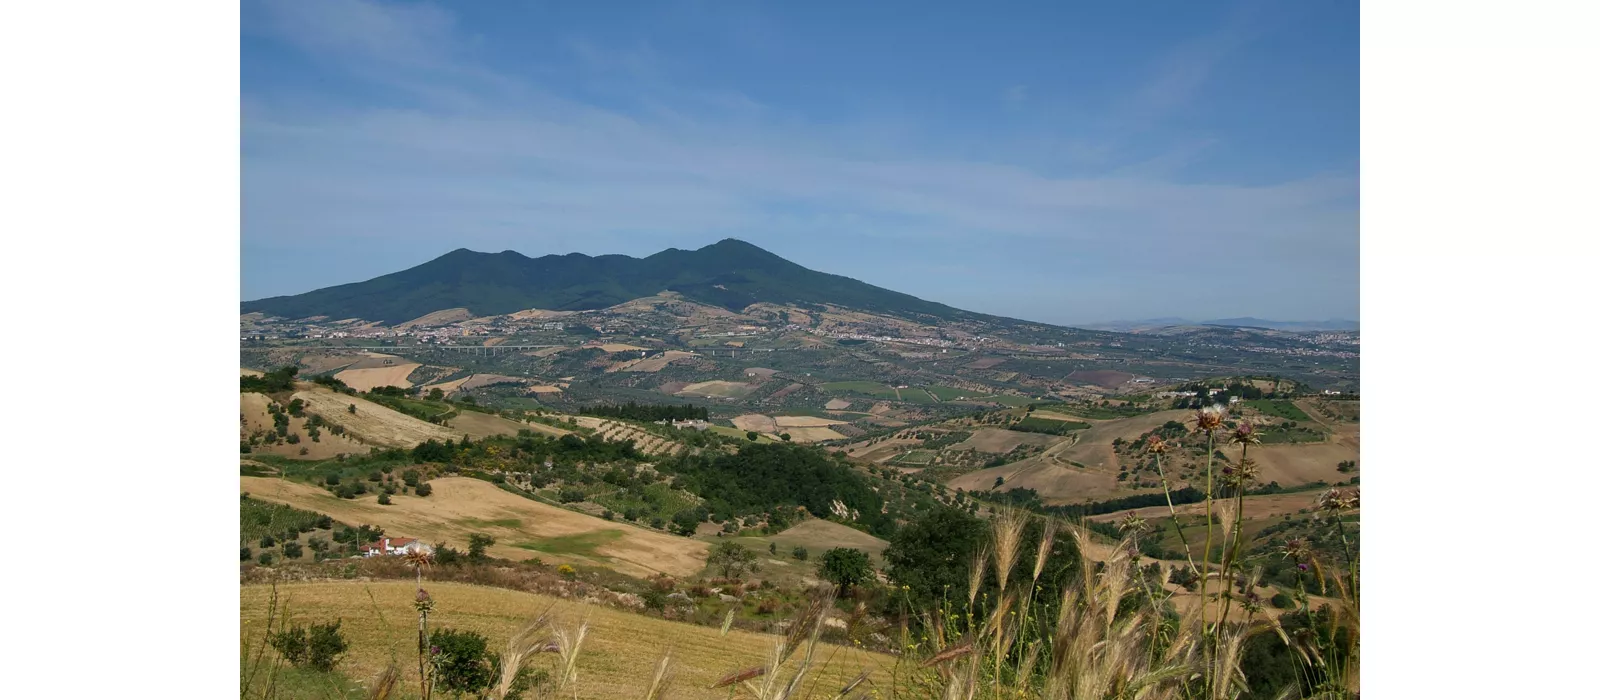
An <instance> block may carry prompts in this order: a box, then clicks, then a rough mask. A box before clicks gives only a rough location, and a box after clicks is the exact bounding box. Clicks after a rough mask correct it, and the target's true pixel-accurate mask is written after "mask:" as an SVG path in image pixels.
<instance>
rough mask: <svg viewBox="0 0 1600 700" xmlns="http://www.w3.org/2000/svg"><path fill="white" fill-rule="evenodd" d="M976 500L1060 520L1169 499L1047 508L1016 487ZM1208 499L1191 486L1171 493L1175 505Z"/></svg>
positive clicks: (1140, 497)
mask: <svg viewBox="0 0 1600 700" xmlns="http://www.w3.org/2000/svg"><path fill="white" fill-rule="evenodd" d="M971 496H972V497H973V498H977V499H982V500H985V501H989V502H991V503H996V504H999V505H1009V506H1015V507H1018V508H1026V509H1028V510H1031V511H1033V512H1035V513H1043V514H1045V515H1054V516H1056V517H1061V518H1082V517H1085V516H1090V515H1104V514H1106V513H1115V512H1117V511H1119V510H1131V509H1133V508H1147V507H1149V506H1164V505H1166V504H1167V497H1166V496H1165V495H1164V494H1160V493H1141V494H1137V495H1133V496H1123V497H1122V498H1113V499H1110V500H1106V501H1092V502H1089V503H1072V504H1068V505H1061V506H1047V505H1045V504H1044V501H1043V500H1042V499H1040V498H1039V492H1038V491H1035V490H1033V489H1029V488H1014V489H1007V490H1005V491H974V492H972V493H971ZM1204 500H1205V492H1203V491H1200V490H1199V489H1196V488H1194V487H1192V486H1185V487H1183V488H1181V489H1178V490H1177V491H1173V492H1172V504H1173V505H1183V504H1185V503H1199V502H1201V501H1204Z"/></svg>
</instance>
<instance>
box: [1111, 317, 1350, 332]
mask: <svg viewBox="0 0 1600 700" xmlns="http://www.w3.org/2000/svg"><path fill="white" fill-rule="evenodd" d="M1173 326H1225V327H1228V328H1265V329H1268V330H1274V331H1359V330H1361V324H1360V323H1358V322H1356V321H1347V320H1344V319H1337V318H1335V319H1328V320H1326V321H1268V320H1266V319H1262V318H1254V317H1250V316H1245V317H1241V318H1219V319H1212V320H1210V321H1191V320H1189V319H1186V318H1172V317H1168V318H1151V319H1145V320H1142V321H1104V322H1101V323H1090V324H1085V325H1083V326H1079V327H1080V328H1088V329H1092V330H1101V331H1118V332H1123V333H1127V332H1133V331H1141V330H1151V329H1156V328H1171V327H1173Z"/></svg>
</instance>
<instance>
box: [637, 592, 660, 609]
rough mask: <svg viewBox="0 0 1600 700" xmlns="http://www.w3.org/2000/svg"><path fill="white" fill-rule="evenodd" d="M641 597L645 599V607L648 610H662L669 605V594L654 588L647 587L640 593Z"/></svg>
mask: <svg viewBox="0 0 1600 700" xmlns="http://www.w3.org/2000/svg"><path fill="white" fill-rule="evenodd" d="M639 598H640V600H643V601H644V607H645V608H646V609H648V610H662V609H664V608H666V607H667V594H665V593H662V592H661V591H658V590H656V589H654V588H651V589H647V590H646V591H645V592H644V593H642V594H640V595H639Z"/></svg>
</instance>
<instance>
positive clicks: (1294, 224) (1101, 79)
mask: <svg viewBox="0 0 1600 700" xmlns="http://www.w3.org/2000/svg"><path fill="white" fill-rule="evenodd" d="M242 25H243V26H242V35H241V41H242V43H241V57H240V58H241V93H242V94H241V105H242V111H243V123H242V136H241V152H242V178H243V192H242V202H243V211H242V241H241V248H242V270H241V273H242V286H243V289H242V290H241V293H242V296H243V298H244V299H255V298H259V297H264V296H272V295H278V294H294V293H299V292H304V291H309V290H311V289H316V288H319V287H325V286H329V285H334V284H341V283H345V282H353V281H359V280H364V279H368V278H371V277H375V276H377V275H380V274H385V273H388V272H393V271H396V270H399V269H403V268H406V267H410V266H412V265H416V264H419V263H422V262H425V261H427V260H430V259H432V258H434V257H437V256H439V255H442V254H444V253H446V252H448V251H450V250H453V249H455V248H461V247H466V248H471V249H474V250H481V251H491V252H494V251H501V250H516V251H519V252H521V253H524V254H526V255H530V256H539V255H545V254H550V253H569V252H582V253H588V254H591V255H593V254H603V253H623V254H628V255H635V256H643V255H648V254H650V253H653V252H656V251H659V250H661V249H664V248H668V247H676V248H698V247H700V246H703V245H706V244H710V243H714V242H716V241H718V240H720V239H723V238H729V237H733V238H740V239H743V240H746V241H749V242H751V243H754V244H756V245H758V246H761V247H763V248H766V249H767V250H770V251H772V252H774V253H777V254H778V255H781V256H783V257H785V258H788V259H790V260H793V261H794V262H797V263H799V264H802V265H805V266H807V267H810V268H813V269H817V270H822V271H825V272H832V273H836V274H842V275H847V276H850V277H855V278H857V279H860V280H863V281H866V282H869V283H872V284H876V285H879V286H883V287H888V288H890V289H894V290H897V291H902V292H906V293H909V294H913V295H916V296H919V297H923V298H925V299H930V300H934V301H939V302H943V303H947V304H951V305H953V306H957V307H961V308H966V309H971V310H975V311H982V312H987V313H994V314H1001V315H1007V316H1015V317H1020V318H1027V319H1033V320H1039V321H1046V322H1055V323H1088V322H1094V321H1102V320H1112V319H1135V318H1151V317H1162V316H1182V317H1188V318H1192V319H1207V318H1219V317H1231V316H1257V317H1263V318H1272V319H1280V320H1290V319H1323V318H1329V317H1342V318H1350V319H1355V318H1358V307H1359V264H1358V261H1359V197H1358V191H1359V178H1358V175H1359V160H1358V153H1359V150H1358V149H1359V118H1358V117H1359V101H1358V98H1359V92H1358V76H1359V53H1358V51H1359V42H1358V9H1357V4H1356V3H1353V2H1309V3H1308V2H1291V1H1287V0H1285V1H1283V2H1238V3H1222V2H1217V3H1211V2H1206V3H1196V2H1142V3H1063V2H1037V3H1013V2H993V3H982V4H973V3H938V2H928V1H926V0H924V1H923V2H884V1H878V2H849V3H846V2H813V3H797V2H784V3H778V2H770V3H768V2H713V1H711V0H702V1H695V2H639V3H624V2H605V3H575V2H560V3H558V2H496V1H489V0H484V1H481V2H452V3H436V4H429V3H419V2H377V1H373V0H245V2H244V4H243V14H242Z"/></svg>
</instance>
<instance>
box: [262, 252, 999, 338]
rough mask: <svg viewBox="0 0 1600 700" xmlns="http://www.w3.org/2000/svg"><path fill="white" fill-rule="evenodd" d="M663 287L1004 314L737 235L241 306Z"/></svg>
mask: <svg viewBox="0 0 1600 700" xmlns="http://www.w3.org/2000/svg"><path fill="white" fill-rule="evenodd" d="M662 291H672V292H677V293H679V294H682V295H683V296H684V297H686V298H688V299H690V300H693V301H698V302H701V303H704V304H709V305H713V306H720V307H722V308H726V309H729V310H734V311H737V310H740V309H743V308H744V307H746V306H749V305H751V304H754V303H757V302H769V303H775V304H833V305H836V306H842V307H847V308H852V309H859V310H863V311H871V312H876V313H882V314H887V315H893V316H900V317H906V318H918V317H933V318H936V319H940V320H957V319H974V320H978V319H989V320H997V319H994V318H993V317H989V316H985V315H983V314H977V313H972V312H968V311H962V310H960V309H956V308H953V307H950V306H946V305H944V304H938V303H934V302H931V301H924V300H922V299H918V298H916V297H913V296H911V295H908V294H901V293H899V292H894V291H890V290H888V289H884V288H882V287H875V286H873V285H870V284H867V283H865V282H861V281H858V280H854V279H850V278H848V277H841V276H839V275H830V274H827V273H824V272H817V271H814V270H809V269H807V268H804V267H801V266H800V265H796V264H794V263H792V262H789V261H788V260H784V259H783V258H780V257H778V256H776V255H773V254H772V253H769V252H767V251H765V250H762V249H761V248H758V247H756V246H753V245H751V244H749V243H746V242H744V241H740V240H736V239H732V238H729V239H725V240H722V241H720V242H717V243H714V244H712V245H708V246H706V247H704V248H701V249H699V250H679V249H676V248H669V249H667V250H664V251H661V252H659V253H656V254H655V255H651V256H649V257H646V258H632V257H628V256H626V255H601V256H596V257H590V256H588V255H583V254H580V253H571V254H568V255H546V256H544V257H539V258H530V257H527V256H525V255H523V254H521V253H517V252H515V251H510V250H508V251H505V252H501V253H478V252H474V251H471V250H467V249H465V248H462V249H458V250H455V251H451V252H450V253H447V254H445V255H443V256H440V257H438V258H435V259H433V260H431V261H428V262H426V263H423V264H421V265H418V266H416V267H413V268H411V269H408V270H402V271H400V272H395V273H392V274H388V275H384V276H382V277H376V278H373V279H370V280H367V281H365V282H355V283H352V284H342V285H339V286H336V287H327V288H324V289H318V290H316V291H312V292H306V293H305V294H297V295H294V296H281V297H271V298H268V299H257V300H255V301H247V302H244V303H243V304H240V312H241V313H251V312H257V311H259V312H263V313H267V314H271V315H274V316H280V317H284V318H291V319H295V318H307V317H311V316H328V317H331V318H361V319H365V320H368V321H381V322H384V323H391V324H392V323H400V322H404V321H409V320H411V319H414V318H417V317H420V316H423V315H426V314H430V313H433V312H435V311H441V310H444V309H455V308H465V309H467V310H469V311H471V312H472V314H473V315H476V316H493V315H499V314H508V313H512V312H515V311H521V310H523V309H549V310H557V311H582V310H588V309H601V308H605V307H608V306H614V305H617V304H621V303H623V302H626V301H631V300H633V299H638V298H641V297H648V296H651V295H654V294H658V293H660V292H662Z"/></svg>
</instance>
